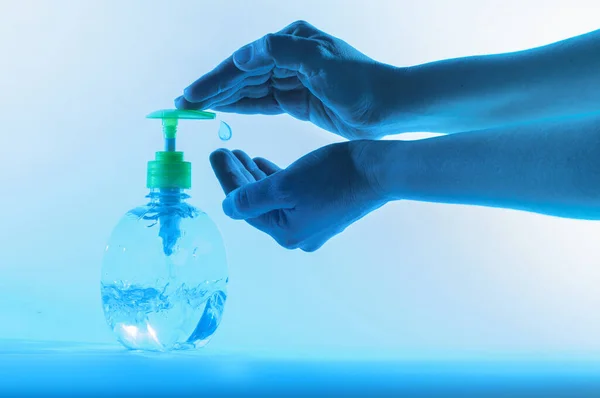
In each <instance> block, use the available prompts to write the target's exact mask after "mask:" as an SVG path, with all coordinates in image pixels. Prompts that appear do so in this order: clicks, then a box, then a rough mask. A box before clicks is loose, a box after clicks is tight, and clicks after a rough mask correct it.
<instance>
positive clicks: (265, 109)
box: [211, 95, 283, 115]
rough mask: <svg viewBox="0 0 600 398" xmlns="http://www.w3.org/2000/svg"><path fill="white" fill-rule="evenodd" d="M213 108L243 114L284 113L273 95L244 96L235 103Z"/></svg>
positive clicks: (213, 108) (218, 110)
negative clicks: (259, 96) (261, 96)
mask: <svg viewBox="0 0 600 398" xmlns="http://www.w3.org/2000/svg"><path fill="white" fill-rule="evenodd" d="M211 109H212V110H214V111H216V112H224V113H238V114H241V115H280V114H282V113H283V111H282V110H281V108H280V107H279V104H278V103H277V101H276V100H275V98H274V97H273V95H268V96H266V97H263V98H256V99H255V98H242V99H241V100H239V101H237V102H235V103H233V104H229V105H223V106H213V107H211Z"/></svg>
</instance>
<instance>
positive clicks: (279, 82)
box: [271, 76, 304, 91]
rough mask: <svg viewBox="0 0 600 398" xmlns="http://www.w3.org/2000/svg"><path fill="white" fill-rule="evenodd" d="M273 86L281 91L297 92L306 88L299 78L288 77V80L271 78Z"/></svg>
mask: <svg viewBox="0 0 600 398" xmlns="http://www.w3.org/2000/svg"><path fill="white" fill-rule="evenodd" d="M271 86H273V88H276V89H277V90H281V91H290V90H297V89H299V88H302V87H304V85H303V84H302V83H301V82H300V80H299V79H298V77H297V76H293V77H286V78H276V77H272V78H271Z"/></svg>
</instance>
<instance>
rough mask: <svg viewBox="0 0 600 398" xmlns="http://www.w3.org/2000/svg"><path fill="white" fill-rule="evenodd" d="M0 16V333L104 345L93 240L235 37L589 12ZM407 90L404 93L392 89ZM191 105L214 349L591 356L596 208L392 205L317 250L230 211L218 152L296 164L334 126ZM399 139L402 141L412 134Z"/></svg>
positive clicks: (446, 33) (434, 9)
mask: <svg viewBox="0 0 600 398" xmlns="http://www.w3.org/2000/svg"><path fill="white" fill-rule="evenodd" d="M2 5H3V9H2V12H1V13H0V54H2V56H1V62H0V121H1V129H2V145H0V151H1V153H0V184H1V186H2V191H3V193H2V195H0V209H2V219H1V224H0V225H1V228H0V339H2V338H19V339H34V340H63V341H81V342H97V343H112V342H113V337H112V335H111V333H110V331H109V330H108V328H107V326H106V325H105V322H104V318H103V315H102V311H101V304H100V295H99V274H100V262H101V258H102V254H103V249H104V244H105V241H106V239H107V237H108V235H109V233H110V231H111V229H112V228H113V226H114V225H115V223H116V221H117V220H118V219H119V217H121V215H122V214H123V212H125V211H126V210H128V209H129V208H131V207H133V206H134V205H137V204H140V203H142V202H143V201H144V195H145V194H146V190H145V187H144V183H145V167H146V162H147V161H148V160H149V159H151V158H152V156H153V152H154V151H155V150H158V149H159V148H160V146H161V136H160V130H159V125H157V123H156V122H155V121H154V122H153V121H148V120H145V119H144V116H145V115H146V114H147V113H148V112H150V111H152V110H155V109H159V108H164V107H171V106H172V99H173V98H175V97H176V96H178V95H180V94H181V91H182V90H183V88H184V87H186V86H187V85H188V84H189V83H191V82H192V81H193V80H195V79H196V78H197V77H199V76H200V75H202V74H203V73H205V72H207V71H208V70H210V69H211V68H212V67H214V66H215V65H216V64H217V63H219V62H220V61H221V60H222V59H224V58H225V57H227V56H229V55H230V54H231V52H232V51H234V50H235V49H237V48H239V47H240V46H242V45H244V44H246V43H247V42H249V41H252V40H254V39H257V38H258V37H260V36H262V35H263V34H265V33H268V32H271V31H276V30H279V29H281V28H282V27H284V26H285V25H287V24H289V23H291V22H293V21H294V20H297V19H305V20H307V21H309V22H311V23H312V24H314V25H315V26H317V27H318V28H320V29H322V30H325V31H327V32H329V33H331V34H333V35H335V36H338V37H341V38H343V39H344V40H346V41H348V42H349V43H351V44H352V45H354V46H355V47H357V48H358V49H359V50H361V51H363V52H365V53H366V54H367V55H369V56H371V57H373V58H375V59H378V60H381V61H384V62H388V63H391V64H395V65H412V64H417V63H422V62H426V61H433V60H437V59H442V58H449V57H457V56H464V55H472V54H484V53H494V52H505V51H511V50H519V49H524V48H528V47H532V46H537V45H542V44H546V43H549V42H552V41H556V40H560V39H563V38H567V37H570V36H574V35H578V34H581V33H585V32H588V31H591V30H594V29H597V28H600V22H599V19H598V15H599V13H598V11H599V9H600V6H598V5H597V2H596V1H594V0H589V1H575V0H569V1H556V0H545V1H541V0H537V1H527V2H520V1H516V0H509V1H507V0H504V1H496V0H494V1H478V0H454V1H446V0H435V1H434V0H419V1H416V0H415V1H391V0H379V1H373V0H372V1H368V2H367V1H358V0H355V1H353V0H337V1H333V0H328V1H325V0H303V1H298V2H292V1H283V0H280V1H266V0H263V1H256V0H253V1H244V0H237V1H214V2H208V1H191V0H190V1H183V0H172V1H166V0H165V1H142V0H139V1H133V0H123V1H117V0H111V1H107V0H103V1H99V0H96V1H91V0H90V1H77V0H73V1H58V0H56V1H50V0H48V1H44V0H37V1H35V0H19V1H16V0H15V1H5V2H3V3H2ZM398 95H402V93H398ZM219 118H223V120H226V121H227V122H228V123H229V124H230V125H231V127H232V128H233V138H232V139H231V141H229V142H227V143H222V142H220V141H219V139H218V136H217V129H218V124H217V123H216V122H206V123H197V124H194V123H193V122H188V123H185V124H184V125H182V127H181V129H180V131H181V134H180V141H179V142H180V148H183V149H184V150H185V151H186V155H187V157H188V159H190V160H192V161H193V164H194V177H193V178H194V179H193V184H194V188H193V190H192V192H191V194H192V195H193V198H194V202H195V203H196V204H197V205H198V206H199V207H201V208H202V209H203V210H205V211H206V212H208V213H209V214H210V215H211V217H212V218H213V220H214V221H215V222H216V223H217V224H218V226H219V228H220V229H221V231H222V234H223V236H224V239H225V241H226V245H227V248H228V255H229V261H230V281H231V283H230V289H229V292H230V294H229V299H228V303H227V306H226V312H225V316H224V319H223V322H222V324H221V327H220V328H219V330H218V332H217V334H216V335H215V337H214V339H213V342H212V343H211V345H210V346H209V347H208V348H207V350H214V349H224V350H236V351H246V352H264V353H271V354H273V353H277V354H281V355H292V356H294V355H304V356H306V355H309V356H312V355H314V356H319V355H329V354H330V355H332V356H349V357H357V358H358V357H366V356H393V357H397V358H448V357H463V356H464V357H468V356H486V357H494V356H498V357H501V356H506V355H511V356H512V355H517V356H529V357H531V356H533V357H536V358H544V357H552V356H565V355H566V356H581V355H592V356H595V355H599V354H600V337H599V336H600V316H599V315H598V309H599V308H600V289H598V286H599V284H600V264H599V260H600V254H599V251H600V249H599V247H600V245H599V242H600V224H597V223H594V222H582V221H570V220H561V219H556V218H551V217H543V216H537V215H531V214H525V213H520V212H514V211H505V210H499V209H483V208H475V207H464V206H450V205H438V204H423V203H413V202H398V203H393V204H390V205H387V206H385V207H384V208H382V209H381V210H379V211H377V212H375V213H373V214H371V215H369V216H368V217H366V218H365V219H363V220H361V221H360V222H357V223H356V224H355V225H353V226H352V227H351V228H349V229H348V230H347V231H346V232H345V233H343V234H342V235H341V236H338V237H336V238H334V239H333V240H332V241H330V243H328V244H327V245H326V246H325V247H324V248H323V249H322V250H320V251H318V252H316V253H311V254H307V253H303V252H290V251H287V250H285V249H282V248H280V247H279V246H277V245H276V244H275V243H274V242H273V241H272V240H271V239H270V238H269V237H268V236H266V235H264V234H262V233H260V232H258V231H256V230H254V229H253V228H251V227H250V226H248V225H246V224H245V223H242V222H235V221H232V220H229V219H228V218H226V217H225V216H224V215H223V214H222V211H221V200H222V198H223V194H222V192H221V190H220V188H219V184H218V182H217V180H216V179H215V178H214V176H213V174H212V171H211V169H210V166H209V163H208V155H209V153H210V152H211V151H212V150H214V149H216V148H218V147H219V146H225V147H227V148H230V149H233V148H241V149H244V150H245V151H247V152H248V153H249V154H250V155H252V156H264V157H267V158H269V159H271V160H273V161H275V162H276V163H279V164H280V165H287V164H289V163H291V162H292V161H294V160H295V159H297V158H298V157H300V156H302V155H303V154H305V153H307V152H309V151H311V150H313V149H316V148H318V147H320V146H323V145H326V144H329V143H332V142H334V141H336V140H337V138H336V137H334V136H332V135H329V134H327V133H325V132H323V131H320V130H318V129H317V128H315V127H313V126H312V125H309V124H307V123H302V122H299V121H296V120H294V119H292V118H290V117H287V116H278V117H260V116H255V117H248V116H237V115H219ZM404 138H405V139H407V138H412V137H411V136H405V137H404Z"/></svg>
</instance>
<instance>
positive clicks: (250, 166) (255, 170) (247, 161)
mask: <svg viewBox="0 0 600 398" xmlns="http://www.w3.org/2000/svg"><path fill="white" fill-rule="evenodd" d="M233 154H234V155H235V157H236V158H238V160H239V161H240V163H241V164H242V165H243V166H244V167H245V168H246V170H248V172H249V173H250V174H252V176H253V177H254V179H255V180H256V181H259V180H262V179H263V178H265V177H266V176H267V174H266V173H265V172H264V171H262V170H261V169H260V168H259V167H258V165H257V164H256V163H254V160H252V158H251V157H250V156H248V155H247V154H246V152H244V151H240V150H235V151H233Z"/></svg>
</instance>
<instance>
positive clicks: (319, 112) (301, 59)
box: [175, 22, 404, 139]
mask: <svg viewBox="0 0 600 398" xmlns="http://www.w3.org/2000/svg"><path fill="white" fill-rule="evenodd" d="M402 71H403V70H401V69H399V68H394V67H392V66H389V65H385V64H382V63H379V62H376V61H374V60H372V59H371V58H369V57H367V56H366V55H364V54H362V53H360V52H359V51H358V50H356V49H355V48H353V47H351V46H350V45H348V44H347V43H345V42H344V41H342V40H340V39H337V38H335V37H333V36H330V35H328V34H327V33H324V32H321V31H320V30H318V29H316V28H315V27H313V26H311V25H309V24H308V23H306V22H295V23H293V24H291V25H289V26H288V27H286V28H285V29H283V30H281V31H280V32H278V33H275V34H269V35H266V36H264V37H263V38H261V39H259V40H257V41H255V42H253V43H251V44H248V45H246V46H244V47H242V48H241V49H239V50H238V51H236V52H235V53H234V54H233V55H232V56H231V57H229V58H228V59H226V60H225V61H224V62H223V63H221V64H220V65H219V66H217V67H216V68H215V69H214V70H213V71H211V72H209V73H208V74H206V75H204V76H202V77H201V78H200V79H198V80H197V81H196V82H194V83H193V84H191V85H190V86H189V87H188V88H186V89H185V90H184V94H183V96H181V97H179V98H177V99H176V100H175V105H176V106H177V107H178V108H180V109H181V108H183V109H212V110H214V111H218V112H235V113H241V114H267V115H275V114H281V113H288V114H289V115H291V116H293V117H295V118H297V119H300V120H303V121H310V122H312V123H314V124H315V125H317V126H319V127H321V128H323V129H325V130H327V131H330V132H332V133H335V134H338V135H340V136H342V137H345V138H348V139H364V138H368V139H377V138H381V137H383V136H385V135H387V134H390V133H397V132H398V131H396V130H397V127H398V126H396V125H395V123H394V117H395V113H396V112H395V111H396V109H395V108H396V106H395V104H394V102H396V98H397V97H398V93H397V91H399V90H398V89H396V87H395V86H396V85H397V83H399V82H400V81H401V78H402V76H403V75H404V74H403V73H402Z"/></svg>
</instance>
